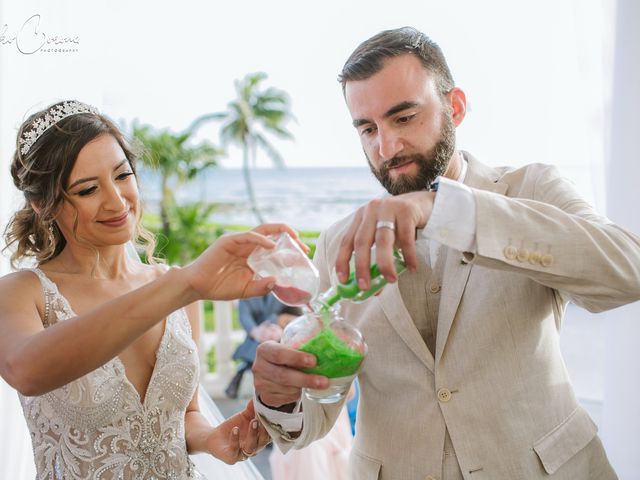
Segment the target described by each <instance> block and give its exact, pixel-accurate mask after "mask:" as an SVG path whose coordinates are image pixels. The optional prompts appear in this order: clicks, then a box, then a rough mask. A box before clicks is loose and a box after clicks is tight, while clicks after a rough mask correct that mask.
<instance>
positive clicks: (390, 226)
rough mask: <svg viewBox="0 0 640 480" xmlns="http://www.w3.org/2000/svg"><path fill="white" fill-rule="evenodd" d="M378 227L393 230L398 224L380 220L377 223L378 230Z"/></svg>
mask: <svg viewBox="0 0 640 480" xmlns="http://www.w3.org/2000/svg"><path fill="white" fill-rule="evenodd" d="M378 228H388V229H389V230H391V231H392V232H393V231H395V229H396V224H395V223H394V222H389V221H387V220H379V221H378V223H376V230H377V229H378Z"/></svg>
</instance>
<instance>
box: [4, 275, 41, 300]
mask: <svg viewBox="0 0 640 480" xmlns="http://www.w3.org/2000/svg"><path fill="white" fill-rule="evenodd" d="M40 297H42V283H41V280H40V279H39V278H38V274H37V273H36V272H35V271H33V270H18V271H16V272H12V273H8V274H7V275H4V276H3V277H0V298H1V299H4V300H6V301H10V302H11V303H12V304H14V305H16V304H19V303H22V302H26V301H29V302H33V301H34V299H37V298H40Z"/></svg>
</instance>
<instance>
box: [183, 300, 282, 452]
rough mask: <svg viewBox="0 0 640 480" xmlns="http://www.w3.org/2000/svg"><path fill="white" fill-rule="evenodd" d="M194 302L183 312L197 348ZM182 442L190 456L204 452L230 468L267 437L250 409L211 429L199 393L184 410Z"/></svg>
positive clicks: (197, 319)
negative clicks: (200, 405)
mask: <svg viewBox="0 0 640 480" xmlns="http://www.w3.org/2000/svg"><path fill="white" fill-rule="evenodd" d="M198 303H199V302H196V303H194V304H191V305H189V306H188V307H186V308H185V310H186V311H187V316H188V317H189V322H190V323H191V331H192V334H193V340H194V341H195V342H196V345H199V344H200V306H199V304H198ZM184 429H185V437H186V438H185V439H186V443H187V449H188V451H189V453H197V452H207V453H210V454H212V455H214V456H215V457H217V458H219V459H220V460H222V461H223V462H225V463H229V464H233V463H236V462H237V461H241V460H244V459H245V457H244V453H243V450H244V452H246V453H249V454H253V453H255V452H256V451H257V450H259V449H261V448H262V447H264V446H265V445H266V444H267V443H268V442H269V441H270V437H269V434H268V433H267V431H266V430H265V429H264V427H263V426H262V424H261V423H260V422H259V421H258V420H257V419H256V418H255V412H254V410H253V405H252V404H251V403H250V404H249V405H247V407H246V408H245V409H244V410H243V411H241V412H239V413H237V414H235V415H233V416H231V417H230V418H229V419H227V420H225V421H223V422H221V423H220V424H219V425H217V426H215V427H213V426H211V424H210V423H209V421H208V420H207V419H206V418H205V417H204V415H202V413H200V407H199V405H198V389H197V388H196V391H195V392H194V394H193V398H192V399H191V402H190V403H189V406H188V407H187V412H186V414H185V421H184Z"/></svg>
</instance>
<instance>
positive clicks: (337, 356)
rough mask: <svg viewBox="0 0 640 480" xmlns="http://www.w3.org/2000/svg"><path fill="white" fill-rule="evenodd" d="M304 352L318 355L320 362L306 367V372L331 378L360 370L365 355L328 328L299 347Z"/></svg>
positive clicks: (345, 375)
mask: <svg viewBox="0 0 640 480" xmlns="http://www.w3.org/2000/svg"><path fill="white" fill-rule="evenodd" d="M298 350H300V351H302V352H307V353H311V354H313V355H315V356H316V358H317V359H318V363H317V364H316V366H315V367H313V368H305V369H304V370H303V371H304V372H306V373H313V374H316V375H324V376H325V377H329V378H338V377H347V376H349V375H353V374H354V373H356V372H357V371H358V368H359V367H360V364H361V363H362V360H363V359H364V355H363V354H361V353H359V352H357V351H355V350H353V349H352V348H349V347H348V346H347V344H346V343H344V342H343V341H342V340H340V338H338V337H337V336H336V334H335V333H333V332H332V331H331V330H330V329H328V328H323V329H322V330H321V331H320V333H318V334H317V335H316V336H315V337H313V338H312V339H311V340H309V341H307V342H305V343H304V344H303V345H301V346H300V348H298Z"/></svg>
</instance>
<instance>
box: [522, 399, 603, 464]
mask: <svg viewBox="0 0 640 480" xmlns="http://www.w3.org/2000/svg"><path fill="white" fill-rule="evenodd" d="M597 432H598V427H596V424H595V423H593V420H591V418H590V417H589V415H588V414H587V412H586V411H585V410H583V409H582V407H577V408H576V409H575V410H574V411H573V412H571V414H570V415H569V416H568V417H567V418H566V419H565V420H564V421H563V422H562V423H560V424H559V425H557V426H556V427H554V429H553V430H551V431H550V432H549V433H547V434H546V435H545V436H543V437H542V438H540V439H539V440H538V441H536V442H535V443H534V444H533V449H534V450H535V452H536V453H537V454H538V458H540V461H541V462H542V465H543V467H544V470H545V471H546V472H547V473H548V474H549V475H551V474H553V473H555V472H556V470H558V469H559V468H560V467H561V466H562V465H564V464H565V463H566V462H567V460H569V459H570V458H571V457H573V456H574V455H575V454H576V453H578V452H579V451H580V450H582V449H583V448H584V447H586V446H587V444H588V443H589V442H590V441H591V440H592V439H593V437H595V435H596V433H597Z"/></svg>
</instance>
